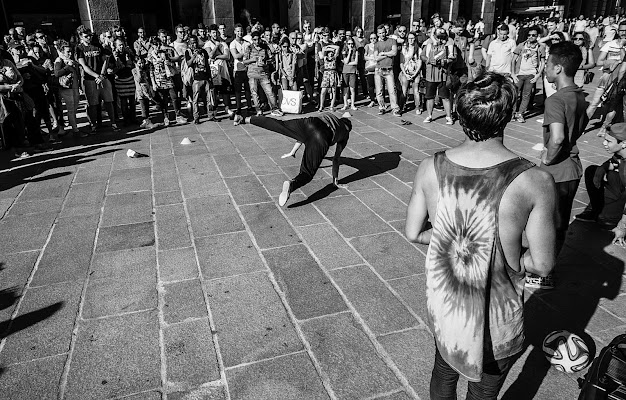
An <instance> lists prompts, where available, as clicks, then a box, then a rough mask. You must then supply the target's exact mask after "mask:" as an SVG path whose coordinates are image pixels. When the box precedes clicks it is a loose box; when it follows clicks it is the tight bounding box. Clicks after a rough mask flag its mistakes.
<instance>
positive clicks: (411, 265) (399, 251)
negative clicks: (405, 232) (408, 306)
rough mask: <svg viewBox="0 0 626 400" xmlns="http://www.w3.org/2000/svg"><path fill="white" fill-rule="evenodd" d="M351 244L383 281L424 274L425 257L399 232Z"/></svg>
mask: <svg viewBox="0 0 626 400" xmlns="http://www.w3.org/2000/svg"><path fill="white" fill-rule="evenodd" d="M350 243H351V244H352V245H353V246H354V248H355V249H357V251H358V252H359V253H360V254H361V255H362V256H363V258H365V259H366V260H367V261H368V262H369V263H370V264H371V265H372V266H373V267H374V269H375V270H376V272H378V273H379V274H380V275H381V276H382V277H383V279H394V278H400V277H403V276H409V275H413V274H418V273H421V272H424V262H425V259H426V258H425V257H424V255H423V254H422V253H421V252H419V251H418V250H417V249H416V248H415V247H413V245H412V244H411V243H409V242H407V241H406V239H405V238H404V237H403V236H402V235H400V234H399V233H397V232H388V233H381V234H379V235H372V236H364V237H358V238H354V239H352V240H351V241H350Z"/></svg>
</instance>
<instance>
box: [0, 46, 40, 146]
mask: <svg viewBox="0 0 626 400" xmlns="http://www.w3.org/2000/svg"><path fill="white" fill-rule="evenodd" d="M0 70H1V71H2V73H1V74H0V96H2V101H3V103H4V107H5V110H6V116H5V117H4V118H3V120H2V121H0V129H2V132H3V137H4V140H6V142H5V143H3V145H4V146H5V147H6V148H8V149H12V150H13V151H14V152H15V155H16V156H17V157H28V155H29V154H28V153H27V152H25V151H24V149H25V147H26V144H27V142H26V127H25V119H26V118H27V114H28V110H27V107H26V103H25V101H24V95H23V91H24V90H23V85H24V79H23V77H22V76H21V75H20V72H19V71H18V69H17V67H16V66H15V64H14V63H13V61H12V60H11V59H10V58H8V57H5V56H4V54H3V53H0ZM31 116H32V110H31ZM29 136H30V135H29ZM40 137H41V135H38V136H37V137H36V138H35V139H37V140H40ZM29 139H30V137H29ZM38 143H41V142H40V141H32V140H31V143H30V144H31V145H35V144H38Z"/></svg>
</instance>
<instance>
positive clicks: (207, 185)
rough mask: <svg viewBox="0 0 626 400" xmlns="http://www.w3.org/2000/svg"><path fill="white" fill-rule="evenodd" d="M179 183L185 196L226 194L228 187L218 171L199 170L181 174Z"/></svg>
mask: <svg viewBox="0 0 626 400" xmlns="http://www.w3.org/2000/svg"><path fill="white" fill-rule="evenodd" d="M180 185H181V187H182V190H183V193H184V195H185V198H193V197H204V196H215V195H218V194H227V193H228V189H227V188H226V185H225V184H224V181H223V180H222V178H221V177H220V175H219V173H217V172H215V171H210V172H205V171H199V172H194V173H193V174H192V173H187V174H184V175H181V177H180Z"/></svg>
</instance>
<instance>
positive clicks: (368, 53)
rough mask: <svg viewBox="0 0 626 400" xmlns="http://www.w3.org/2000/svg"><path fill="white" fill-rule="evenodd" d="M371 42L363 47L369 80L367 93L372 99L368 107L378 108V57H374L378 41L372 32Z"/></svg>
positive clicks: (366, 76)
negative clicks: (376, 75)
mask: <svg viewBox="0 0 626 400" xmlns="http://www.w3.org/2000/svg"><path fill="white" fill-rule="evenodd" d="M369 39H370V42H369V43H368V44H366V45H364V46H363V58H365V66H364V69H365V78H366V80H367V93H368V96H369V98H370V103H369V105H368V107H376V106H377V105H378V100H377V99H376V83H375V79H374V74H375V73H376V65H377V64H378V63H377V62H376V56H375V55H374V45H375V44H376V41H377V40H378V36H377V35H376V33H374V32H372V33H371V34H370V36H369Z"/></svg>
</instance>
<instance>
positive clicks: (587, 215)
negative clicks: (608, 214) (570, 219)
mask: <svg viewBox="0 0 626 400" xmlns="http://www.w3.org/2000/svg"><path fill="white" fill-rule="evenodd" d="M574 218H576V219H577V220H578V221H581V222H596V221H597V220H598V216H597V215H596V214H595V213H592V212H591V211H587V210H585V211H583V212H581V213H580V214H578V215H577V216H575V217H574Z"/></svg>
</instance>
